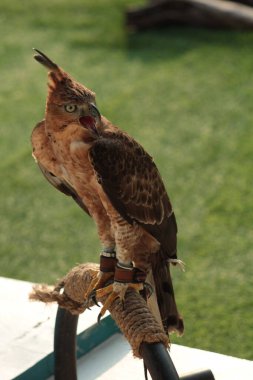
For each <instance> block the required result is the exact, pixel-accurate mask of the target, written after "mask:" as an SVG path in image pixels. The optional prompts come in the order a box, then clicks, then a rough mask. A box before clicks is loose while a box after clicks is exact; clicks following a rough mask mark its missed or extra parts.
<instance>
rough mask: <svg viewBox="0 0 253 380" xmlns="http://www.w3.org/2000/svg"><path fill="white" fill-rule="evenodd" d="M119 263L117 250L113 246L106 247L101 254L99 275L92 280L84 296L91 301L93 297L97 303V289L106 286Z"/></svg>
mask: <svg viewBox="0 0 253 380" xmlns="http://www.w3.org/2000/svg"><path fill="white" fill-rule="evenodd" d="M116 264H117V259H116V252H115V251H114V249H111V248H107V249H106V248H104V249H103V251H102V252H101V254H100V271H99V272H98V275H97V276H96V277H95V278H94V279H93V280H92V281H91V283H90V285H89V287H88V289H87V291H86V293H85V295H84V298H85V299H86V300H87V302H89V301H90V300H91V299H92V300H93V302H94V303H95V304H97V301H96V290H97V289H100V288H101V287H103V286H105V284H106V283H107V282H108V281H109V280H110V279H112V280H113V277H114V272H115V266H116Z"/></svg>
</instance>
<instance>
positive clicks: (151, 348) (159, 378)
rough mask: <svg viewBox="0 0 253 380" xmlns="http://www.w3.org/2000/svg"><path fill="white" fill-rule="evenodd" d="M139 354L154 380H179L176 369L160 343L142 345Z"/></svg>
mask: <svg viewBox="0 0 253 380" xmlns="http://www.w3.org/2000/svg"><path fill="white" fill-rule="evenodd" d="M140 354H141V356H142V357H143V360H144V362H145V364H146V366H147V368H148V370H149V373H150V375H151V377H152V379H154V380H165V379H167V380H179V376H178V374H177V371H176V368H175V366H174V364H173V362H172V360H171V357H170V355H169V353H168V351H167V350H166V349H165V347H164V345H163V344H162V343H152V344H149V343H142V344H141V347H140Z"/></svg>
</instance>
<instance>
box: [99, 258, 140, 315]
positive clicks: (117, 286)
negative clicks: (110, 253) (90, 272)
mask: <svg viewBox="0 0 253 380" xmlns="http://www.w3.org/2000/svg"><path fill="white" fill-rule="evenodd" d="M145 280H146V273H145V272H144V271H142V270H140V269H138V268H136V267H133V266H132V264H131V265H130V266H129V265H127V266H126V265H124V264H122V263H117V265H116V268H115V274H114V283H113V284H110V285H108V286H106V287H104V288H102V289H98V290H96V298H97V299H101V298H103V297H105V296H106V295H108V294H109V296H108V297H107V299H106V300H105V302H104V305H103V307H102V309H101V312H100V314H99V316H98V320H100V318H101V317H102V316H103V315H104V313H105V312H106V310H107V309H108V308H109V307H110V305H111V304H112V303H113V301H114V300H115V299H116V298H120V300H121V301H122V302H123V303H124V298H125V294H126V291H127V289H129V288H131V289H134V290H136V291H138V292H139V291H141V290H143V287H144V282H145Z"/></svg>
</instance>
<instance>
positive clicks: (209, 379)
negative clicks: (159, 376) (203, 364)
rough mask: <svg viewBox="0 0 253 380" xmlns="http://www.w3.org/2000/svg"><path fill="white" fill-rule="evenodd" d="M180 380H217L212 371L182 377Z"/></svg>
mask: <svg viewBox="0 0 253 380" xmlns="http://www.w3.org/2000/svg"><path fill="white" fill-rule="evenodd" d="M180 380H215V379H214V375H213V373H212V371H211V370H210V369H207V370H205V371H201V372H194V373H189V374H188V375H184V376H183V377H180Z"/></svg>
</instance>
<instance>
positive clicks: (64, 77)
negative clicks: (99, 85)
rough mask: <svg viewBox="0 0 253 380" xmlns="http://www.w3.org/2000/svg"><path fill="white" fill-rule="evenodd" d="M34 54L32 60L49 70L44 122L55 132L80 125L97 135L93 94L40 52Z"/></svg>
mask: <svg viewBox="0 0 253 380" xmlns="http://www.w3.org/2000/svg"><path fill="white" fill-rule="evenodd" d="M34 50H35V52H36V54H35V55H34V58H35V60H36V61H38V62H39V63H41V64H42V65H43V66H45V67H46V68H47V69H48V97H47V106H46V121H47V120H48V121H49V122H50V123H51V124H53V125H54V129H56V130H57V129H59V130H61V129H64V128H65V127H67V126H68V125H69V124H70V123H79V124H80V125H81V126H82V127H84V128H86V129H88V130H90V132H91V133H97V131H98V130H99V128H100V126H101V115H100V112H99V111H98V109H97V107H96V101H95V93H94V92H92V91H91V90H89V89H88V88H86V87H85V86H83V85H82V84H80V83H78V82H76V81H75V80H74V79H72V78H71V77H70V76H69V75H68V74H67V73H66V72H65V71H63V70H62V69H61V68H60V67H59V66H58V65H57V64H56V63H54V62H53V61H51V60H50V59H49V58H48V57H47V56H46V55H45V54H43V53H42V52H41V51H39V50H37V49H34Z"/></svg>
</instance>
